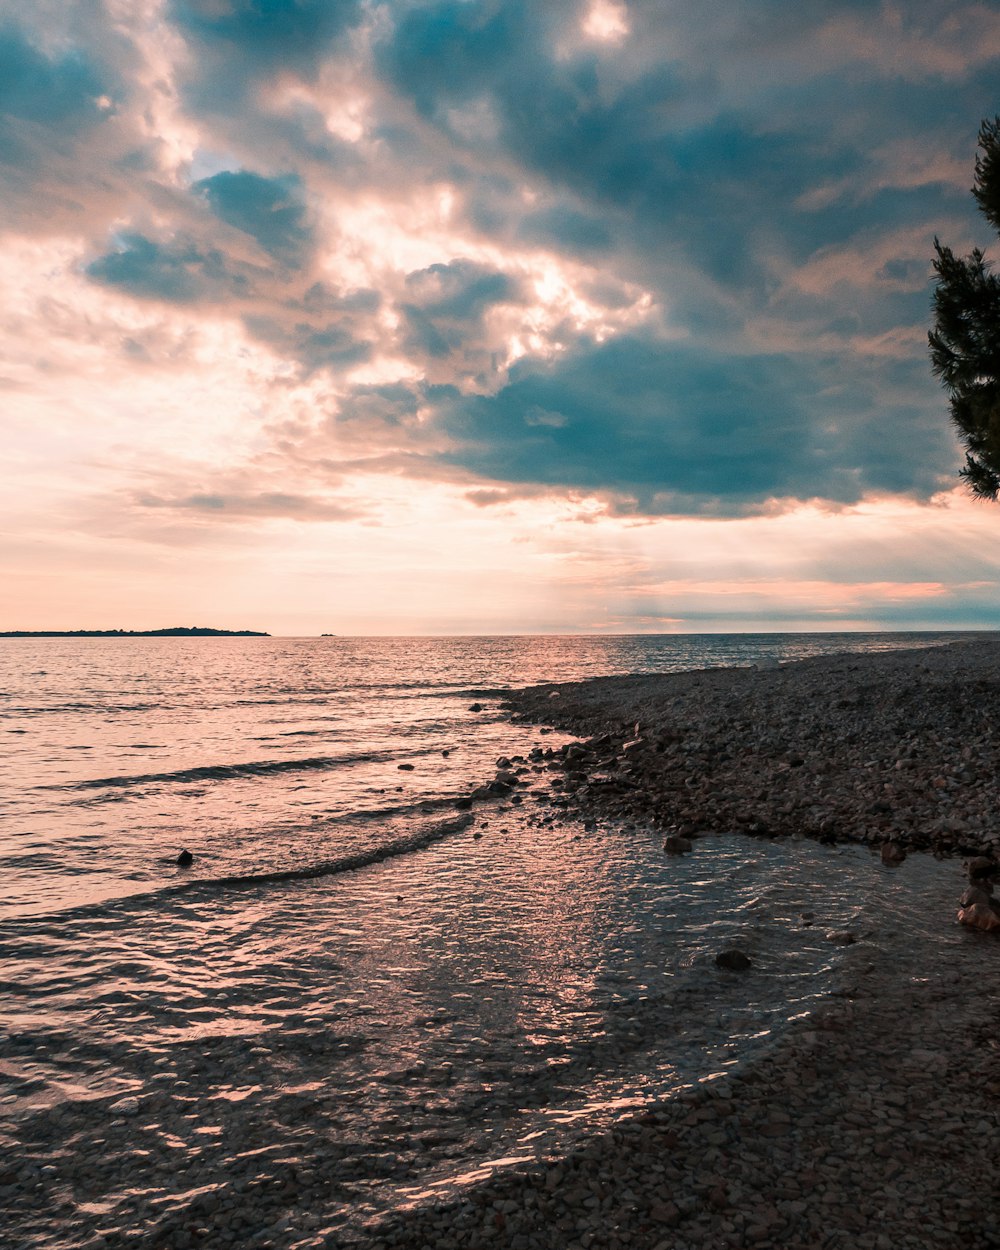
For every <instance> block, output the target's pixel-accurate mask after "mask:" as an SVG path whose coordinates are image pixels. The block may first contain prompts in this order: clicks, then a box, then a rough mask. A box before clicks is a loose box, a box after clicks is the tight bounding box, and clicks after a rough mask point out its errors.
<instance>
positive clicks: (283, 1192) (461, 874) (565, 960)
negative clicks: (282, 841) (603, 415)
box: [0, 811, 960, 1247]
mask: <svg viewBox="0 0 1000 1250" xmlns="http://www.w3.org/2000/svg"><path fill="white" fill-rule="evenodd" d="M476 832H478V833H480V834H481V837H479V838H476V837H475V836H474V835H475V833H476ZM959 871H960V869H959V866H958V865H957V864H955V865H952V864H944V865H941V864H937V863H934V862H933V861H930V860H926V859H923V858H921V857H911V858H910V860H908V861H907V863H906V864H905V865H904V866H903V868H902V869H901V870H899V871H897V872H896V873H895V874H892V873H890V872H889V870H886V869H884V868H882V866H881V865H880V864H878V863H877V861H875V860H874V859H873V858H872V856H871V855H870V854H869V853H868V852H867V851H864V850H860V849H844V848H839V849H837V848H823V847H819V846H817V845H814V844H811V843H791V842H784V843H763V844H758V843H755V842H751V841H748V840H747V839H744V838H738V837H720V838H713V839H705V840H702V841H699V842H698V843H697V845H696V852H695V853H694V854H693V855H691V856H688V857H684V858H683V859H678V858H676V857H667V856H664V855H663V853H662V851H661V850H660V848H659V841H658V839H656V838H654V837H653V836H651V835H649V834H647V833H645V832H642V831H638V832H634V833H624V832H622V831H620V830H616V829H604V830H590V831H586V832H584V831H582V830H581V828H580V826H579V825H578V824H577V823H576V822H573V821H568V822H565V823H560V824H556V825H553V826H546V825H539V826H537V827H530V826H529V825H528V823H527V820H525V819H524V817H523V815H522V814H521V813H515V812H513V811H506V812H503V811H494V812H491V813H490V814H489V815H485V816H481V817H480V818H479V820H478V821H477V825H476V826H475V827H472V828H469V829H467V830H465V831H463V832H460V833H457V834H455V835H453V836H451V837H449V838H447V839H444V840H442V841H441V842H439V843H436V844H434V845H432V846H430V847H428V848H427V849H426V850H424V851H422V852H420V853H417V854H413V855H407V856H402V857H399V858H397V859H395V860H392V861H389V862H386V863H383V864H379V865H377V866H374V867H371V868H365V869H362V870H360V871H357V872H354V873H348V874H343V875H340V876H335V877H330V878H324V879H320V880H317V881H308V882H292V883H288V884H282V885H278V886H249V887H246V888H242V889H239V890H229V891H224V892H219V891H218V890H217V889H216V888H215V887H213V886H207V887H204V888H199V887H194V888H192V889H191V890H190V891H187V892H185V893H183V894H175V895H172V896H169V897H167V898H161V899H160V900H158V905H157V907H156V908H150V907H148V906H146V905H144V902H143V901H142V900H130V901H126V902H122V903H119V904H117V905H114V906H111V907H105V908H100V909H83V910H81V911H79V912H77V913H73V914H69V915H66V916H64V917H62V918H60V920H59V921H58V922H57V923H50V924H47V925H38V924H36V925H35V926H34V928H33V933H32V936H31V937H30V939H29V938H28V936H27V935H26V934H25V933H24V932H23V931H22V930H21V927H20V924H19V922H16V921H15V922H11V923H8V924H7V925H5V926H3V928H2V929H0V960H2V964H0V966H2V968H3V969H4V974H3V975H4V983H3V999H4V1002H5V1004H6V1005H7V1010H6V1011H5V1013H4V1016H5V1019H4V1028H5V1030H7V1034H6V1036H5V1037H4V1038H3V1040H2V1042H0V1064H2V1067H3V1071H4V1072H5V1074H6V1076H7V1081H8V1085H7V1089H8V1091H9V1092H8V1093H7V1095H6V1098H7V1101H6V1103H5V1105H4V1106H3V1107H2V1111H3V1113H4V1119H5V1120H6V1142H5V1144H6V1145H7V1146H8V1148H11V1149H14V1150H16V1156H17V1158H18V1159H19V1160H21V1161H31V1160H35V1161H37V1164H38V1166H39V1167H41V1166H44V1165H46V1164H47V1165H48V1166H49V1167H50V1168H53V1169H54V1170H53V1171H52V1172H50V1174H49V1175H48V1176H47V1177H46V1179H45V1184H44V1188H45V1191H46V1193H47V1194H49V1195H56V1196H59V1197H61V1198H62V1199H63V1200H64V1201H65V1202H66V1203H67V1204H69V1203H72V1204H73V1214H72V1215H71V1214H70V1208H69V1207H68V1206H67V1209H66V1212H65V1215H64V1216H63V1217H62V1218H61V1219H59V1220H53V1218H52V1215H51V1214H48V1215H47V1214H46V1213H45V1211H44V1210H43V1208H39V1211H38V1214H37V1217H36V1219H34V1220H32V1221H31V1223H30V1227H31V1229H32V1241H31V1243H30V1244H32V1245H37V1246H53V1247H55V1246H59V1245H67V1244H69V1245H72V1244H76V1243H75V1242H74V1241H73V1235H72V1228H73V1227H74V1226H75V1225H74V1221H82V1224H83V1226H84V1227H86V1228H87V1229H92V1228H95V1227H96V1228H99V1229H100V1231H102V1232H103V1233H104V1234H105V1235H106V1236H110V1237H112V1241H111V1244H112V1245H114V1244H117V1243H116V1242H115V1241H114V1236H115V1235H117V1234H120V1233H122V1232H123V1231H124V1230H126V1229H130V1228H137V1227H143V1228H146V1229H148V1230H149V1231H150V1236H152V1230H153V1229H156V1228H162V1226H163V1225H164V1222H169V1221H170V1220H171V1219H172V1218H173V1216H174V1214H177V1215H180V1214H183V1216H184V1219H185V1220H190V1219H191V1218H192V1212H193V1217H194V1218H195V1219H196V1220H197V1221H201V1222H202V1223H203V1224H205V1225H206V1226H207V1227H209V1228H211V1227H212V1220H213V1219H214V1218H216V1217H217V1216H218V1215H219V1214H220V1212H221V1215H224V1216H225V1217H226V1220H227V1223H226V1227H230V1223H229V1221H230V1218H231V1211H230V1210H227V1208H226V1203H227V1202H232V1203H233V1206H234V1208H238V1207H239V1206H240V1205H241V1204H242V1203H243V1201H244V1200H243V1198H242V1196H241V1195H242V1194H243V1193H244V1188H243V1187H245V1186H246V1185H247V1184H248V1183H252V1190H251V1192H252V1195H253V1218H252V1223H253V1225H254V1227H255V1228H264V1227H272V1226H273V1225H274V1224H275V1223H276V1222H279V1221H281V1220H283V1219H289V1220H290V1221H291V1223H290V1225H289V1227H288V1228H287V1229H285V1230H284V1233H283V1234H282V1240H280V1241H279V1244H287V1245H289V1246H291V1245H295V1244H298V1241H299V1240H300V1239H304V1238H306V1237H308V1236H311V1235H312V1234H313V1233H314V1232H315V1231H316V1228H317V1227H318V1228H320V1229H321V1230H323V1231H327V1232H330V1231H333V1232H337V1233H338V1234H339V1233H347V1234H351V1233H352V1232H353V1233H357V1232H358V1231H359V1230H360V1229H362V1228H363V1226H364V1224H365V1222H366V1220H369V1219H371V1218H373V1217H375V1216H377V1215H378V1214H379V1213H382V1212H384V1211H387V1210H392V1209H394V1208H395V1207H398V1206H399V1205H400V1204H405V1203H409V1202H413V1201H420V1200H427V1199H429V1198H432V1197H442V1196H447V1195H448V1194H450V1193H451V1192H453V1191H454V1190H455V1189H456V1188H457V1187H460V1186H462V1185H464V1184H468V1183H469V1182H471V1181H474V1180H475V1179H477V1178H478V1177H482V1176H485V1175H488V1174H489V1173H490V1172H492V1171H493V1170H494V1169H495V1168H496V1167H497V1166H502V1165H503V1163H504V1162H505V1161H506V1162H510V1161H517V1160H524V1159H529V1158H535V1157H539V1156H542V1157H546V1156H551V1155H552V1154H554V1153H558V1152H559V1151H561V1150H563V1149H566V1148H568V1146H569V1145H570V1144H571V1143H572V1142H573V1141H575V1140H576V1139H577V1138H578V1136H579V1135H580V1134H581V1133H584V1132H587V1131H590V1130H592V1129H594V1128H595V1127H598V1126H600V1125H603V1124H606V1123H607V1122H609V1120H611V1119H614V1118H615V1117H616V1116H618V1115H620V1114H622V1113H623V1112H627V1111H634V1110H635V1109H636V1108H638V1107H641V1106H642V1105H643V1104H645V1103H647V1102H650V1101H653V1100H657V1099H659V1098H662V1097H664V1096H666V1095H667V1094H669V1093H670V1092H671V1091H673V1090H676V1089H678V1088H680V1087H683V1086H685V1085H688V1084H691V1083H694V1082H699V1081H703V1080H706V1079H713V1078H714V1077H716V1076H718V1075H720V1074H724V1073H725V1072H726V1071H727V1070H728V1069H730V1068H731V1067H732V1066H733V1065H735V1064H738V1063H740V1062H742V1061H744V1060H746V1059H747V1058H749V1057H751V1056H752V1055H753V1054H755V1053H756V1052H757V1050H758V1049H759V1048H760V1047H761V1046H763V1045H767V1044H768V1043H769V1042H770V1041H771V1039H772V1038H773V1036H774V1035H775V1034H776V1033H778V1034H780V1031H781V1029H782V1027H783V1026H784V1025H785V1024H786V1023H787V1021H788V1020H790V1019H792V1018H794V1017H796V1016H798V1015H800V1014H802V1013H803V1012H806V1011H809V1010H810V1009H811V1008H812V1007H813V1006H814V1005H815V1004H816V1003H818V1002H821V1001H822V999H823V998H824V997H825V996H826V995H827V994H828V993H829V992H830V991H831V990H832V989H833V988H835V986H836V984H837V978H838V975H839V971H840V969H841V968H842V966H843V964H844V961H845V960H846V959H849V958H850V957H851V955H852V954H853V953H854V952H856V951H857V950H860V949H861V945H859V947H857V948H850V950H849V951H847V952H845V949H844V948H842V947H840V946H836V945H833V944H831V943H830V942H829V941H827V939H826V936H825V935H826V933H827V931H828V930H830V929H842V928H845V927H849V928H851V929H853V930H854V931H855V932H856V933H857V934H858V935H859V937H860V938H862V945H863V938H864V935H865V933H866V932H867V931H868V929H869V928H870V927H871V926H872V925H876V926H878V927H879V928H880V929H881V930H885V928H886V920H885V918H886V901H887V900H890V909H889V915H890V918H891V923H890V925H889V929H888V930H887V931H885V932H883V933H882V938H883V939H884V940H889V941H895V942H896V943H897V945H898V946H899V949H900V951H902V950H904V949H912V948H913V946H914V943H915V941H919V942H925V941H928V940H939V938H936V937H935V936H934V935H935V934H940V933H941V931H942V930H948V929H949V921H950V920H951V919H952V918H953V910H952V909H951V905H952V903H953V900H954V897H955V896H956V894H957V892H958V890H959V888H960V886H959ZM952 878H954V880H952ZM803 913H812V918H811V923H806V922H805V921H804V920H803ZM809 920H810V917H809V916H808V915H807V916H806V921H809ZM731 945H736V946H739V947H740V948H741V949H743V950H745V951H746V952H747V953H748V954H749V955H750V956H751V958H752V959H753V968H752V970H751V972H750V973H748V974H743V975H740V974H733V973H726V972H723V971H721V970H719V969H717V968H716V967H715V964H714V954H715V952H717V951H718V950H719V949H722V948H725V947H728V946H731ZM69 952H72V959H71V960H70V959H69V958H68V955H69ZM125 1097H132V1098H134V1099H136V1100H137V1102H136V1104H135V1106H134V1107H131V1106H126V1108H125V1113H124V1114H123V1113H122V1107H123V1104H122V1102H121V1100H122V1099H123V1098H125ZM81 1160H83V1161H84V1165H85V1167H84V1175H85V1177H86V1186H85V1189H86V1194H87V1197H86V1204H89V1205H86V1206H85V1209H84V1210H82V1211H81V1210H80V1208H79V1205H78V1204H79V1200H80V1198H81V1196H82V1194H81V1188H82V1186H81V1182H80V1179H79V1168H80V1161H81ZM282 1186H285V1188H284V1189H283V1188H282ZM293 1194H294V1198H293V1197H292V1195H293ZM314 1218H318V1219H319V1221H320V1222H319V1225H314V1224H313V1222H312V1221H313V1220H314ZM67 1224H68V1227H67ZM154 1242H155V1238H154ZM151 1244H153V1243H151Z"/></svg>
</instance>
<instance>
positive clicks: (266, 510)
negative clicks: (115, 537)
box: [136, 491, 367, 521]
mask: <svg viewBox="0 0 1000 1250" xmlns="http://www.w3.org/2000/svg"><path fill="white" fill-rule="evenodd" d="M136 503H137V504H138V505H139V506H140V507H142V508H165V509H169V510H171V511H176V512H186V513H191V514H193V515H195V516H201V517H204V518H211V519H221V520H228V521H246V520H248V519H253V518H280V519H284V520H291V521H358V520H361V519H362V518H364V517H365V516H366V515H367V511H366V510H365V509H364V508H360V507H357V506H352V505H347V504H340V503H337V502H335V501H331V500H329V499H317V498H315V497H312V496H309V495H293V494H285V493H283V492H280V491H265V492H260V493H258V494H251V495H240V494H233V493H219V492H194V493H193V494H190V495H175V496H162V495H153V494H142V495H139V496H138V497H137V498H136Z"/></svg>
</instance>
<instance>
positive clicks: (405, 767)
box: [396, 764, 413, 773]
mask: <svg viewBox="0 0 1000 1250" xmlns="http://www.w3.org/2000/svg"><path fill="white" fill-rule="evenodd" d="M396 767H397V768H398V769H399V771H400V772H401V773H412V772H413V765H412V764H397V765H396Z"/></svg>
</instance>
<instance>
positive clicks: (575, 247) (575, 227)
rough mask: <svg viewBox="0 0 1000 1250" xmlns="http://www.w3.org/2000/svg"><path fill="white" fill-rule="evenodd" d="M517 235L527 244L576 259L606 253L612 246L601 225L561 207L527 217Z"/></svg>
mask: <svg viewBox="0 0 1000 1250" xmlns="http://www.w3.org/2000/svg"><path fill="white" fill-rule="evenodd" d="M517 234H518V238H519V239H522V240H523V241H524V242H526V243H541V244H548V245H549V246H554V247H557V248H559V249H561V250H565V251H567V252H569V253H570V254H571V255H577V256H586V255H588V254H589V253H592V252H602V251H606V250H607V249H608V248H609V247H610V246H611V233H610V231H609V230H608V227H607V226H606V225H605V224H604V222H602V221H601V220H600V219H599V218H597V217H593V216H588V215H587V214H585V213H580V212H577V211H576V210H575V209H572V208H566V207H563V206H555V207H553V208H546V209H543V210H542V211H541V212H537V213H529V214H528V215H527V216H526V217H525V218H524V220H523V221H522V222H521V225H520V227H519V229H518V232H517Z"/></svg>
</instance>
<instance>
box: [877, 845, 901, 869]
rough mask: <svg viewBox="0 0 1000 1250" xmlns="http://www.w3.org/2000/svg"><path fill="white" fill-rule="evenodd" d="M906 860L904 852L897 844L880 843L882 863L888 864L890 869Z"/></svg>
mask: <svg viewBox="0 0 1000 1250" xmlns="http://www.w3.org/2000/svg"><path fill="white" fill-rule="evenodd" d="M904 859H906V852H905V851H904V850H903V848H902V847H901V846H900V845H899V843H898V842H883V843H882V863H883V864H888V865H889V866H890V867H892V866H894V865H896V864H901V863H902V862H903V860H904Z"/></svg>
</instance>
